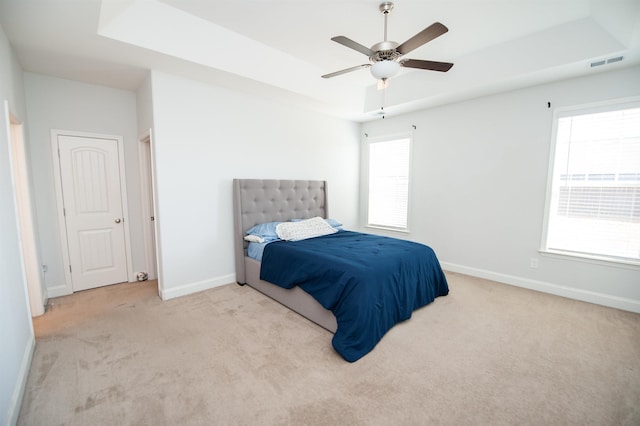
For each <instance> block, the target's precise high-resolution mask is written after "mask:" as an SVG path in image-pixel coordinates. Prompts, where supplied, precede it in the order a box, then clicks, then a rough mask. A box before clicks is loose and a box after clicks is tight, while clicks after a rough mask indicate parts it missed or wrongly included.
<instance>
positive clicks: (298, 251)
mask: <svg viewBox="0 0 640 426" xmlns="http://www.w3.org/2000/svg"><path fill="white" fill-rule="evenodd" d="M260 279H262V280H265V281H269V282H271V283H273V284H277V285H279V286H281V287H284V288H292V287H294V286H300V287H301V288H302V289H303V290H305V291H306V292H307V293H309V294H311V295H312V296H313V297H314V298H315V299H316V300H317V301H318V302H319V303H320V304H321V305H322V306H324V307H325V308H326V309H329V310H331V311H332V312H333V314H334V315H335V317H336V319H337V322H338V329H337V331H336V333H335V335H334V336H333V347H334V348H335V350H336V351H337V352H338V353H339V354H340V355H342V357H343V358H344V359H346V360H347V361H350V362H353V361H357V360H358V359H360V358H361V357H363V356H364V355H366V354H367V353H369V352H370V351H371V350H372V349H373V348H374V347H375V345H376V344H377V343H378V342H379V341H380V339H381V338H382V336H384V334H385V333H386V332H387V331H388V330H389V329H391V327H393V326H394V325H395V324H397V323H398V322H400V321H404V320H407V319H409V318H410V317H411V313H412V312H413V311H414V310H415V309H417V308H419V307H421V306H424V305H426V304H428V303H431V302H432V301H433V300H434V299H435V298H436V297H438V296H444V295H446V294H448V293H449V287H448V285H447V280H446V278H445V276H444V273H443V272H442V269H441V268H440V263H439V262H438V259H437V258H436V255H435V253H434V252H433V250H432V249H431V248H430V247H428V246H425V245H423V244H419V243H415V242H411V241H405V240H399V239H395V238H389V237H382V236H378V235H371V234H362V233H358V232H351V231H341V232H338V233H336V234H332V235H326V236H322V237H316V238H310V239H307V240H302V241H295V242H291V241H276V242H273V243H270V244H268V245H267V246H266V247H265V249H264V254H263V257H262V266H261V269H260Z"/></svg>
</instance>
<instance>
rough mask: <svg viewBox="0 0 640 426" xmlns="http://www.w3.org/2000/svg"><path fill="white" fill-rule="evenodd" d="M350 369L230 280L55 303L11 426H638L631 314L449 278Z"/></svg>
mask: <svg viewBox="0 0 640 426" xmlns="http://www.w3.org/2000/svg"><path fill="white" fill-rule="evenodd" d="M447 276H448V278H449V284H450V288H451V293H450V294H449V295H448V296H446V297H441V298H438V299H436V301H435V302H434V303H432V304H431V305H428V306H427V307H425V308H422V309H420V310H418V311H416V312H415V313H414V315H413V318H412V319H410V320H409V321H406V322H404V323H402V324H399V325H398V326H396V327H395V328H393V329H392V330H391V331H390V332H389V333H387V335H386V336H385V337H384V338H383V339H382V341H381V342H380V343H379V344H378V346H377V347H376V348H375V349H374V350H373V351H372V352H371V353H370V354H368V355H367V356H365V357H364V358H362V359H361V360H359V361H358V362H356V363H353V364H350V363H348V362H345V361H344V360H342V358H340V357H339V356H338V355H337V354H336V353H335V352H334V350H333V348H332V347H331V336H332V335H331V334H330V333H329V332H327V331H325V330H324V329H322V328H320V327H318V326H316V325H314V324H313V323H310V322H309V321H307V320H306V319H304V318H302V317H300V316H298V315H297V314H295V313H293V312H291V311H289V310H288V309H286V308H284V307H282V306H281V305H279V304H278V303H276V302H274V301H272V300H271V299H268V298H267V297H265V296H263V295H261V294H260V293H258V292H256V291H255V290H253V289H251V288H249V287H247V286H245V287H240V286H237V285H235V284H232V285H228V286H223V287H219V288H216V289H213V290H209V291H205V292H202V293H198V294H194V295H190V296H186V297H182V298H178V299H174V300H170V301H167V302H162V301H161V300H160V299H159V298H158V297H157V294H156V289H155V283H154V282H149V283H140V284H122V285H116V286H111V287H106V288H102V289H97V290H89V291H85V292H81V293H77V294H75V295H72V296H66V297H62V298H57V299H53V300H52V301H51V306H50V308H49V310H48V312H47V313H46V314H45V315H44V316H42V317H40V318H37V319H36V321H35V328H36V335H37V346H36V351H35V355H34V359H33V364H32V367H31V373H30V376H29V380H28V384H27V390H26V394H25V397H24V401H23V405H22V411H21V413H20V418H19V422H18V424H20V425H119V426H120V425H280V424H283V425H303V424H308V425H316V424H318V425H335V424H344V425H359V424H362V425H424V424H429V425H438V424H443V425H640V315H638V314H632V313H629V312H623V311H618V310H615V309H610V308H604V307H601V306H596V305H591V304H587V303H582V302H577V301H573V300H568V299H563V298H559V297H555V296H550V295H546V294H541V293H537V292H533V291H528V290H524V289H520V288H516V287H511V286H507V285H502V284H497V283H493V282H489V281H485V280H480V279H476V278H471V277H467V276H464V275H458V274H451V273H448V274H447Z"/></svg>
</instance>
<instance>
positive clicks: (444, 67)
mask: <svg viewBox="0 0 640 426" xmlns="http://www.w3.org/2000/svg"><path fill="white" fill-rule="evenodd" d="M400 65H402V66H403V67H407V68H419V69H421V70H431V71H441V72H447V71H449V70H450V69H451V67H452V66H453V64H452V63H451V62H436V61H423V60H421V59H404V60H402V61H400Z"/></svg>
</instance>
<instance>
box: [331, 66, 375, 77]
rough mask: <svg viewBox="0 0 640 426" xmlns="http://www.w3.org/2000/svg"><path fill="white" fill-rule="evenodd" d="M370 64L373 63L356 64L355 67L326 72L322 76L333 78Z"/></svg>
mask: <svg viewBox="0 0 640 426" xmlns="http://www.w3.org/2000/svg"><path fill="white" fill-rule="evenodd" d="M370 66H371V64H362V65H356V66H355V67H351V68H346V69H343V70H340V71H336V72H332V73H330V74H325V75H323V76H322V78H331V77H335V76H337V75H341V74H346V73H348V72H351V71H355V70H359V69H360V68H369V67H370Z"/></svg>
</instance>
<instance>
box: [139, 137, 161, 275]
mask: <svg viewBox="0 0 640 426" xmlns="http://www.w3.org/2000/svg"><path fill="white" fill-rule="evenodd" d="M138 141H139V143H138V159H139V160H140V198H141V201H142V202H141V204H142V225H143V238H144V261H145V269H146V272H147V273H148V274H149V279H150V280H155V279H157V278H158V275H159V272H158V269H159V268H158V250H157V245H156V244H155V243H154V242H155V241H157V238H158V232H157V230H156V226H155V223H156V221H157V216H156V203H155V199H156V197H155V173H154V167H153V134H152V131H151V129H149V130H148V131H146V132H144V133H143V134H142V135H141V136H140V137H139V138H138ZM149 177H151V179H149ZM149 206H151V208H150V207H149ZM151 216H153V217H154V219H155V220H154V221H153V222H152V221H151ZM151 225H153V231H152V230H151ZM152 232H153V234H152ZM154 259H155V264H154Z"/></svg>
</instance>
